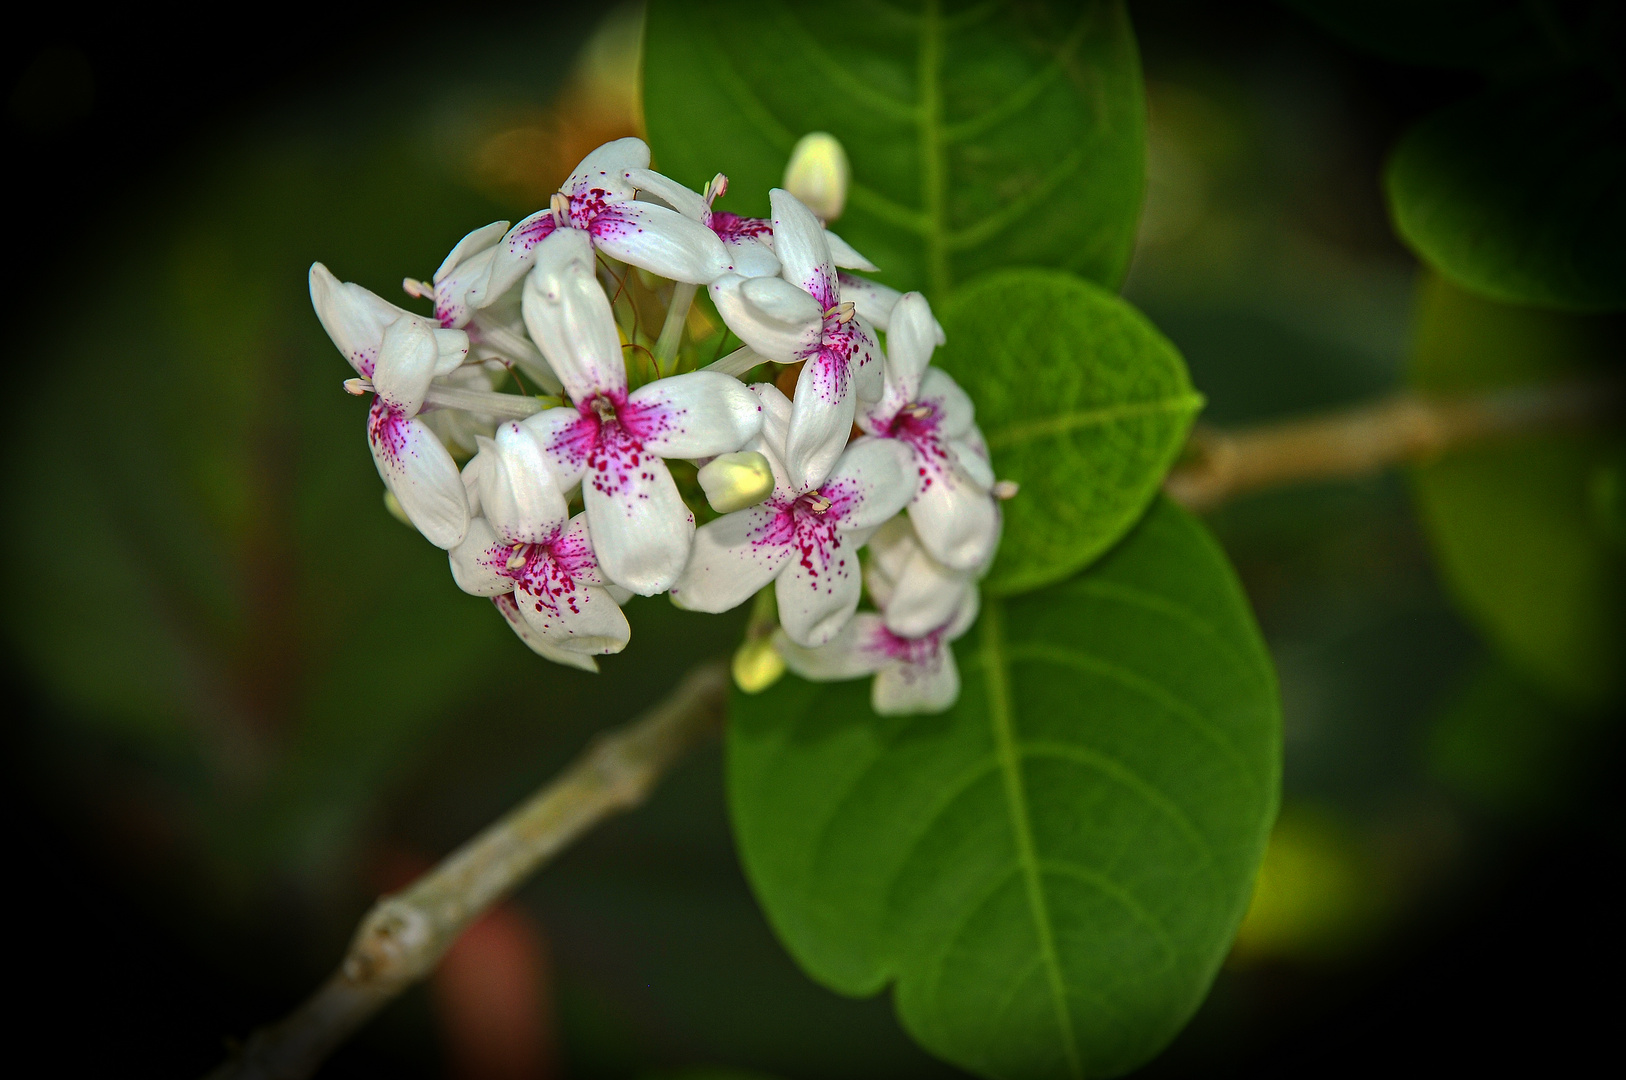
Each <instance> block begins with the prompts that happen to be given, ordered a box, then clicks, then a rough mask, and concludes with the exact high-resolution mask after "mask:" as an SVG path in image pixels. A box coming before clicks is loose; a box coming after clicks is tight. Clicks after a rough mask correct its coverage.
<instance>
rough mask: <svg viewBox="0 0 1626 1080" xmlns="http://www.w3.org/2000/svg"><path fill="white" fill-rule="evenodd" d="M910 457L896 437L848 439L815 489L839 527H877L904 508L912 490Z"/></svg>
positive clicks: (912, 492) (854, 528)
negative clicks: (824, 478) (828, 506)
mask: <svg viewBox="0 0 1626 1080" xmlns="http://www.w3.org/2000/svg"><path fill="white" fill-rule="evenodd" d="M911 458H912V455H911V454H910V452H909V450H908V448H907V447H905V446H902V445H901V444H899V443H898V441H897V440H896V439H872V438H868V437H865V438H858V439H854V440H853V441H852V443H851V444H850V445H849V446H848V447H847V449H846V451H845V452H844V453H843V454H842V455H841V459H840V460H839V461H837V462H836V466H835V468H834V469H832V470H830V478H829V479H828V480H826V481H825V482H824V484H823V485H822V486H820V488H819V493H820V494H822V495H823V496H824V497H825V498H827V499H829V500H830V503H831V506H830V513H831V514H835V515H837V518H838V520H839V521H840V522H841V528H842V529H844V530H856V529H874V528H877V527H879V526H880V525H882V524H884V523H885V522H886V520H887V519H888V518H890V517H893V516H894V515H896V514H897V512H898V511H899V510H902V509H903V508H904V506H905V505H906V504H907V503H908V502H909V497H910V496H911V495H913V494H914V489H915V476H914V472H913V470H912V469H911V468H910V461H911Z"/></svg>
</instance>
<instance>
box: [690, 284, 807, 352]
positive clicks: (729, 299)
mask: <svg viewBox="0 0 1626 1080" xmlns="http://www.w3.org/2000/svg"><path fill="white" fill-rule="evenodd" d="M709 291H710V293H711V299H712V302H713V303H715V304H716V305H717V313H718V314H719V315H721V316H722V317H723V322H724V323H725V324H727V326H728V328H729V329H730V330H732V331H734V333H735V335H737V336H738V337H739V339H740V340H741V341H743V342H745V343H746V344H747V345H749V346H751V348H752V349H754V350H756V351H757V352H758V353H760V354H761V355H763V356H765V357H767V358H768V359H769V360H773V361H775V362H776V363H780V364H790V363H794V362H796V361H797V360H800V359H801V358H802V356H803V355H804V354H806V353H807V351H808V350H810V349H811V348H813V347H814V346H815V345H817V343H818V341H819V338H820V336H821V334H822V332H823V329H824V313H823V312H822V311H820V310H819V305H818V302H817V301H815V300H814V299H813V298H812V297H811V296H809V295H807V293H805V292H803V291H802V290H801V289H798V288H797V287H796V286H794V285H792V284H790V283H789V282H787V281H784V280H782V279H780V278H776V277H760V278H747V277H741V276H740V275H739V274H724V275H723V276H722V277H720V278H718V279H717V280H716V281H713V282H712V283H711V286H710V289H709Z"/></svg>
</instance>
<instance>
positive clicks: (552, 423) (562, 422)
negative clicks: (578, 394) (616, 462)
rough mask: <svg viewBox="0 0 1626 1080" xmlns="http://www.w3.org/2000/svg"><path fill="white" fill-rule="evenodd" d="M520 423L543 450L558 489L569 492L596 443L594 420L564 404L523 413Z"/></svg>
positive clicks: (596, 431) (578, 479)
mask: <svg viewBox="0 0 1626 1080" xmlns="http://www.w3.org/2000/svg"><path fill="white" fill-rule="evenodd" d="M519 423H520V425H521V426H523V427H526V428H529V429H530V430H531V433H532V434H533V435H535V436H536V440H537V442H538V443H539V444H540V445H541V446H542V448H543V449H544V450H545V451H546V452H547V455H548V470H549V471H550V472H551V473H553V477H554V481H555V482H556V483H557V484H558V485H559V490H560V491H569V490H570V489H571V488H572V487H574V486H575V485H576V484H577V483H579V482H580V481H581V478H582V473H583V472H585V471H586V470H587V458H588V455H589V454H590V453H592V450H593V447H595V446H596V445H598V423H597V421H596V420H594V419H591V418H588V417H584V416H583V415H582V414H581V413H580V412H578V411H576V410H575V409H572V408H569V407H568V406H567V407H563V408H558V409H547V410H545V411H543V412H539V413H537V414H536V415H535V416H527V417H526V418H525V419H523V420H521V421H519Z"/></svg>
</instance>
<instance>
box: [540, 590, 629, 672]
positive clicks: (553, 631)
mask: <svg viewBox="0 0 1626 1080" xmlns="http://www.w3.org/2000/svg"><path fill="white" fill-rule="evenodd" d="M514 605H515V606H516V607H517V608H519V614H520V617H521V618H523V619H524V620H525V623H526V625H527V626H529V627H530V628H531V631H532V632H533V633H535V634H536V635H537V636H538V637H540V638H541V639H542V640H543V641H545V642H547V643H548V644H549V645H551V646H553V647H554V648H556V649H561V650H564V651H566V652H573V653H583V654H587V655H592V654H596V653H599V654H601V653H618V652H620V651H621V650H622V649H624V648H626V647H627V642H629V641H631V640H632V627H630V626H628V625H627V616H626V615H625V614H624V613H623V612H622V611H621V608H620V607H619V606H618V605H617V604H616V602H615V598H614V597H612V596H611V595H610V594H609V593H608V592H606V591H605V590H604V587H603V586H601V585H584V584H581V583H580V582H574V583H569V584H567V585H566V586H565V587H561V588H558V589H557V591H555V592H536V593H533V592H530V591H528V590H526V589H525V588H523V587H520V588H516V589H515V590H514Z"/></svg>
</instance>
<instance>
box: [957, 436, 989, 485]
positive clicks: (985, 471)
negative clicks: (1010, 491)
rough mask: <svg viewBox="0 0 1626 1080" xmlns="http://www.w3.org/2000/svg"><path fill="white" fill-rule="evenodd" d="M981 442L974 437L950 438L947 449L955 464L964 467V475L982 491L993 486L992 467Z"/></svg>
mask: <svg viewBox="0 0 1626 1080" xmlns="http://www.w3.org/2000/svg"><path fill="white" fill-rule="evenodd" d="M982 447H983V444H982V442H981V441H980V440H976V439H969V438H967V439H951V440H949V443H948V448H949V450H950V451H951V452H952V453H953V454H954V461H955V464H957V465H959V466H960V468H962V469H964V470H965V472H966V475H967V476H969V477H971V479H972V480H973V481H974V482H975V483H976V485H977V486H978V487H980V488H982V490H984V491H988V490H989V489H991V488H992V487H993V486H994V467H993V466H992V465H990V464H989V463H988V457H987V453H986V451H985V450H983V449H982Z"/></svg>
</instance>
